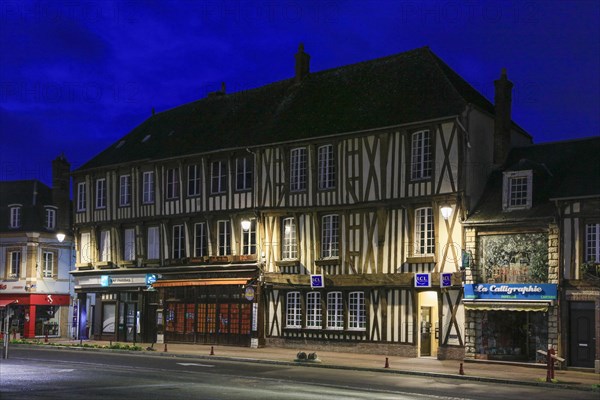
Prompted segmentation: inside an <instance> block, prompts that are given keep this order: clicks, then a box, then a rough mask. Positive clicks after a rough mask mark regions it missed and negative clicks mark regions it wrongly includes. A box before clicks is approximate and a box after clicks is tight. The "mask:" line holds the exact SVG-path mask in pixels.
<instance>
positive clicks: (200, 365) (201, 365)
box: [177, 363, 214, 368]
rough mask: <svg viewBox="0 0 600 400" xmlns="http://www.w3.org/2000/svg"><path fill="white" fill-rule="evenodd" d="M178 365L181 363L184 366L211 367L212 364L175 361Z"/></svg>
mask: <svg viewBox="0 0 600 400" xmlns="http://www.w3.org/2000/svg"><path fill="white" fill-rule="evenodd" d="M177 364H179V365H183V366H184V367H207V368H213V367H214V365H208V364H197V363H177Z"/></svg>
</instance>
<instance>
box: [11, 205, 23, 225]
mask: <svg viewBox="0 0 600 400" xmlns="http://www.w3.org/2000/svg"><path fill="white" fill-rule="evenodd" d="M9 209H10V227H11V228H20V227H21V206H11V207H9Z"/></svg>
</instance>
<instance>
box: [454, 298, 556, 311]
mask: <svg viewBox="0 0 600 400" xmlns="http://www.w3.org/2000/svg"><path fill="white" fill-rule="evenodd" d="M463 304H464V305H465V309H466V310H479V311H536V312H546V311H548V307H549V306H550V303H548V302H546V301H537V302H534V301H531V302H525V301H463Z"/></svg>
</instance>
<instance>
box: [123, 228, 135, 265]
mask: <svg viewBox="0 0 600 400" xmlns="http://www.w3.org/2000/svg"><path fill="white" fill-rule="evenodd" d="M123 260H125V261H134V260H135V228H127V229H125V230H124V231H123Z"/></svg>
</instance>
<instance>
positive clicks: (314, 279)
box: [310, 275, 325, 289]
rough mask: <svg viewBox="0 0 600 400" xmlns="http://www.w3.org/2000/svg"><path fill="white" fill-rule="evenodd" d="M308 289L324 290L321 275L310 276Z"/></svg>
mask: <svg viewBox="0 0 600 400" xmlns="http://www.w3.org/2000/svg"><path fill="white" fill-rule="evenodd" d="M310 287H311V288H313V289H314V288H317V289H318V288H324V287H325V281H324V280H323V275H311V276H310Z"/></svg>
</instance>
